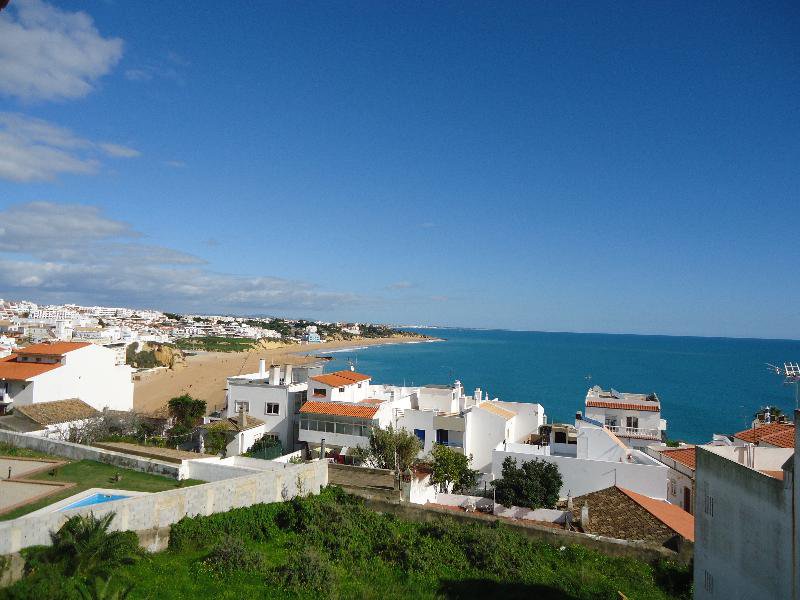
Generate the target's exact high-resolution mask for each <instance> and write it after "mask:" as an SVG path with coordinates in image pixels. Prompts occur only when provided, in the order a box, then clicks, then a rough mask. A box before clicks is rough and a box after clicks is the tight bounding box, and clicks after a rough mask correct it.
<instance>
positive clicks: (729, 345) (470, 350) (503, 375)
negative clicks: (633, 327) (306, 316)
mask: <svg viewBox="0 0 800 600" xmlns="http://www.w3.org/2000/svg"><path fill="white" fill-rule="evenodd" d="M418 331H421V332H423V333H428V334H430V335H433V336H438V337H444V338H446V341H444V342H437V343H423V344H399V345H393V346H379V347H373V348H366V349H361V350H351V351H346V352H338V353H335V354H333V356H335V357H336V358H335V359H334V361H333V364H332V365H331V366H330V367H328V368H327V369H326V370H333V369H338V368H347V360H348V359H352V360H354V361H357V369H358V370H359V371H360V372H362V373H367V374H369V375H372V377H373V381H374V382H375V383H391V384H397V385H400V384H403V383H405V384H407V385H411V384H414V385H421V384H427V383H450V382H452V381H453V379H456V378H458V379H460V380H461V381H462V382H463V383H464V385H465V387H466V389H467V390H468V391H469V392H470V393H471V391H472V390H473V389H474V388H475V387H480V388H481V389H483V390H487V391H488V392H489V393H490V394H492V396H496V397H499V398H501V399H502V400H510V401H519V402H539V403H541V404H542V405H544V407H545V411H546V413H547V415H548V418H549V419H550V420H551V421H555V420H559V421H567V422H571V421H572V420H573V419H574V415H575V411H576V410H583V400H584V397H585V395H586V389H587V388H588V387H589V386H590V385H595V384H597V385H601V386H602V387H603V388H609V387H614V388H615V389H618V390H620V391H630V392H656V393H657V394H658V395H659V397H660V398H661V404H662V417H663V418H665V419H667V427H668V430H667V434H668V435H669V437H670V438H674V439H683V440H686V441H690V442H703V441H707V440H708V439H710V438H711V435H712V434H713V433H732V432H735V431H739V430H741V429H745V428H746V427H747V426H748V425H749V424H750V420H751V419H752V415H753V413H754V412H755V411H756V410H757V409H758V408H760V407H761V406H764V405H767V404H769V405H770V406H773V405H774V406H778V407H779V408H781V409H782V410H783V411H784V412H787V413H790V414H791V410H792V409H793V408H794V388H793V387H791V386H784V385H783V380H782V378H781V377H779V376H778V375H775V374H774V373H771V372H769V371H768V370H767V368H766V367H765V365H764V363H767V362H769V363H773V364H783V362H784V361H789V360H791V361H800V341H788V340H753V339H730V338H696V337H665V336H640V335H608V334H583V333H540V332H530V331H525V332H516V331H474V330H464V329H438V330H418ZM589 375H591V380H588V379H587V376H589Z"/></svg>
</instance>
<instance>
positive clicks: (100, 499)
mask: <svg viewBox="0 0 800 600" xmlns="http://www.w3.org/2000/svg"><path fill="white" fill-rule="evenodd" d="M125 498H130V496H120V495H116V494H100V493H98V494H92V495H91V496H86V498H81V499H80V500H78V501H77V502H73V503H72V504H68V505H67V506H65V507H64V508H60V509H59V512H63V511H65V510H71V509H73V508H82V507H84V506H92V505H93V504H103V503H104V502H113V501H114V500H124V499H125Z"/></svg>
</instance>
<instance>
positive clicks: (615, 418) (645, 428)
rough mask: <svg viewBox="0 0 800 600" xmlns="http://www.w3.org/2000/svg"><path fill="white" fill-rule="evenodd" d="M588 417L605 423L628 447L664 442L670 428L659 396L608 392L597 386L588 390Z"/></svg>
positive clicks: (587, 418) (586, 415) (588, 419)
mask: <svg viewBox="0 0 800 600" xmlns="http://www.w3.org/2000/svg"><path fill="white" fill-rule="evenodd" d="M585 419H586V420H587V421H590V422H592V421H594V422H595V423H597V424H599V425H601V426H602V425H605V426H606V427H608V429H609V430H610V431H611V432H612V433H615V434H616V435H617V436H618V437H619V438H620V439H621V440H622V441H623V442H625V443H626V444H627V445H628V446H634V447H639V448H642V447H645V446H648V445H650V444H652V443H653V442H661V441H664V438H665V435H666V431H667V422H666V421H665V420H664V419H662V418H661V402H660V401H659V400H658V396H656V395H655V394H632V393H629V392H617V391H616V390H613V389H612V390H608V391H606V390H604V389H602V388H601V387H600V386H598V385H596V386H594V387H592V388H590V389H589V391H588V392H587V393H586V411H585Z"/></svg>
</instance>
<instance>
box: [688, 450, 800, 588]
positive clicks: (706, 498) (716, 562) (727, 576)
mask: <svg viewBox="0 0 800 600" xmlns="http://www.w3.org/2000/svg"><path fill="white" fill-rule="evenodd" d="M792 479H793V478H792V477H791V476H790V474H788V473H787V479H786V480H785V481H781V480H779V479H775V478H773V477H769V476H767V475H764V474H762V473H759V472H758V471H756V470H753V469H750V468H748V467H746V466H744V465H740V464H738V463H737V462H735V461H734V460H730V459H728V458H727V457H725V456H721V455H720V454H717V453H715V452H712V451H711V450H710V449H706V448H704V447H698V448H697V470H696V483H697V492H696V494H697V495H696V510H695V563H694V593H695V596H694V597H695V598H696V599H697V600H703V599H706V598H725V599H727V600H734V599H736V598H741V599H743V600H744V599H749V598H764V599H767V598H775V599H784V598H786V599H789V598H792V597H793V589H792V583H793V582H792V579H793V577H792V572H793V561H794V557H793V547H792V536H793V531H792V510H793V507H792V488H793V485H794V484H793V481H792ZM712 502H713V509H712V508H711V507H712Z"/></svg>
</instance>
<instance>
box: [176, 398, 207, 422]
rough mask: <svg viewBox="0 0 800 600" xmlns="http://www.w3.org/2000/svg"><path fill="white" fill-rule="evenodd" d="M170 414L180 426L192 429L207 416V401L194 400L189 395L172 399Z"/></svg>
mask: <svg viewBox="0 0 800 600" xmlns="http://www.w3.org/2000/svg"><path fill="white" fill-rule="evenodd" d="M169 414H170V415H171V416H173V417H175V420H176V421H177V422H178V423H179V424H180V425H183V426H184V427H186V428H189V429H191V428H192V427H193V426H194V424H195V422H196V421H197V420H198V419H199V418H201V417H202V416H203V415H204V414H206V401H205V400H198V399H197V398H192V397H191V396H190V395H189V394H183V395H182V396H176V397H175V398H170V400H169Z"/></svg>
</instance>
